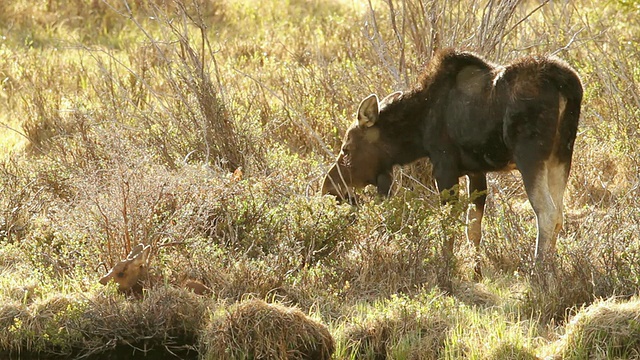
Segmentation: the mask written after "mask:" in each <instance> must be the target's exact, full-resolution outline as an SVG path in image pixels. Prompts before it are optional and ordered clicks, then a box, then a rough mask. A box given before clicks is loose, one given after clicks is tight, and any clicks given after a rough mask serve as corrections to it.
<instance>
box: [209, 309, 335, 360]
mask: <svg viewBox="0 0 640 360" xmlns="http://www.w3.org/2000/svg"><path fill="white" fill-rule="evenodd" d="M213 317H214V318H213V321H212V323H211V324H210V326H209V327H208V328H207V330H206V332H205V334H204V335H203V337H202V338H203V339H202V341H203V343H204V348H205V359H278V360H285V359H297V360H302V359H305V360H329V359H331V355H332V354H333V352H334V350H335V344H334V340H333V337H332V336H331V334H330V333H329V330H328V329H327V326H326V325H324V324H322V323H320V322H319V321H317V320H314V319H312V318H310V317H309V316H307V315H305V314H304V313H302V312H301V311H300V310H298V309H296V308H290V307H287V306H284V305H280V304H269V303H266V302H264V301H261V300H255V299H254V300H246V301H243V302H241V303H238V304H236V305H233V306H231V307H230V308H229V309H228V310H221V311H218V312H217V313H215V314H213Z"/></svg>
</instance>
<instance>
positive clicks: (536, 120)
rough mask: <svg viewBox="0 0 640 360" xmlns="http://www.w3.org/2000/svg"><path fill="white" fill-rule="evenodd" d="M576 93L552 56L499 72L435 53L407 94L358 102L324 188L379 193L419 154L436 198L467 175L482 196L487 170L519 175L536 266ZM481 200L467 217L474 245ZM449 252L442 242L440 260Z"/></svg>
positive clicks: (547, 244) (343, 194) (554, 219)
mask: <svg viewBox="0 0 640 360" xmlns="http://www.w3.org/2000/svg"><path fill="white" fill-rule="evenodd" d="M582 92H583V90H582V84H581V82H580V79H579V77H578V75H577V74H576V72H575V71H574V70H573V69H571V68H570V67H569V66H568V65H567V64H565V63H564V62H563V61H561V60H559V59H557V58H554V57H526V58H522V59H519V60H517V61H515V62H513V63H512V64H509V65H507V66H504V67H502V66H496V65H494V64H491V63H489V62H487V61H485V60H484V59H482V58H481V57H479V56H477V55H475V54H473V53H469V52H459V51H455V50H446V51H443V52H440V53H439V54H437V55H436V56H435V57H434V59H433V60H432V61H431V62H430V64H429V65H428V66H427V69H426V70H425V72H424V74H423V75H422V77H421V79H420V83H419V84H418V86H416V87H415V88H414V89H412V90H410V91H407V92H404V93H394V94H392V95H389V96H388V97H387V98H385V99H383V100H382V101H380V102H378V99H377V97H376V96H375V95H371V96H369V97H368V98H366V99H365V100H363V101H362V103H361V104H360V108H359V109H358V120H357V121H356V122H355V123H354V124H353V125H352V126H351V127H350V128H349V129H348V130H347V133H346V135H345V139H344V142H343V146H342V151H341V152H340V155H339V156H338V159H337V161H336V164H335V165H334V166H333V167H332V168H331V169H330V170H329V172H328V173H327V176H326V178H325V182H324V185H323V190H322V191H323V193H326V194H333V195H336V196H338V197H340V198H342V199H351V198H352V197H353V196H354V193H353V189H354V188H358V187H364V186H366V185H369V184H371V185H376V186H377V188H378V192H379V193H380V194H383V195H387V194H388V193H389V189H390V186H391V182H392V180H391V179H392V177H391V175H392V169H393V166H394V165H403V164H408V163H410V162H413V161H415V160H417V159H420V158H424V157H428V158H430V159H431V162H432V164H433V175H434V177H435V179H436V182H437V185H438V188H439V189H440V191H445V190H450V189H452V188H453V187H454V186H455V185H456V184H458V178H459V177H461V176H468V177H469V189H468V190H469V191H470V192H473V191H478V192H484V191H485V190H486V188H487V184H486V175H485V174H486V173H487V172H491V171H502V170H509V169H514V168H518V169H519V170H520V172H521V173H522V177H523V181H524V185H525V188H526V190H527V195H528V197H529V200H530V202H531V204H532V207H533V209H534V211H535V213H536V217H537V221H538V237H537V244H536V259H537V260H538V261H540V260H542V259H543V257H544V255H545V254H546V253H550V252H554V251H555V239H556V237H557V234H558V231H559V230H560V228H561V226H562V195H563V193H564V189H565V187H566V182H567V177H568V175H569V169H570V167H571V157H572V153H573V144H574V141H575V137H576V132H577V128H578V119H579V117H580V106H581V102H582ZM485 199H486V195H485V194H484V193H483V194H482V195H481V196H479V197H477V198H476V200H475V201H474V205H475V207H472V208H471V209H470V211H469V213H468V217H469V219H470V220H474V221H470V224H469V226H468V229H467V235H468V237H469V239H470V240H472V241H473V242H474V244H475V245H476V248H477V247H479V244H480V223H481V220H482V213H483V209H484V203H485ZM452 248H453V244H451V243H448V244H446V246H445V253H449V254H445V256H447V257H449V256H450V252H452ZM479 272H480V269H479V268H477V273H478V275H479Z"/></svg>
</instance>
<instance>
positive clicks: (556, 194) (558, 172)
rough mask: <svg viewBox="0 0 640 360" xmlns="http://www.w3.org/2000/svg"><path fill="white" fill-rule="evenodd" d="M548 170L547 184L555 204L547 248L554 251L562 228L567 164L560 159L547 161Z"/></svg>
mask: <svg viewBox="0 0 640 360" xmlns="http://www.w3.org/2000/svg"><path fill="white" fill-rule="evenodd" d="M547 171H548V176H547V180H548V184H549V192H550V194H551V199H552V200H553V204H554V205H555V226H554V228H553V235H552V236H551V239H550V244H549V250H550V251H551V252H553V253H555V249H556V240H557V238H558V234H559V233H560V230H562V224H563V220H564V215H563V211H564V202H563V197H564V191H565V189H566V187H567V179H568V178H569V164H564V163H562V162H560V161H549V162H547Z"/></svg>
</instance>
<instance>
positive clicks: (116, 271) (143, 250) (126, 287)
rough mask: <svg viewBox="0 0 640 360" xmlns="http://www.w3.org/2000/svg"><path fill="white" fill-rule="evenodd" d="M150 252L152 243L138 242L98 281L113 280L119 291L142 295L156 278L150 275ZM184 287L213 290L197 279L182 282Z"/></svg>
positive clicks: (200, 293) (204, 292) (104, 283)
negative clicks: (144, 289) (145, 287)
mask: <svg viewBox="0 0 640 360" xmlns="http://www.w3.org/2000/svg"><path fill="white" fill-rule="evenodd" d="M150 253H151V245H144V244H138V245H136V246H134V247H133V248H132V249H131V252H129V255H127V258H126V259H123V260H120V261H119V262H117V263H116V264H115V265H114V266H113V267H112V268H111V270H109V271H108V272H107V273H106V274H105V275H104V276H102V277H101V278H100V280H98V281H99V282H100V283H101V284H102V285H107V284H108V283H109V282H110V281H113V282H115V283H116V284H117V285H118V291H120V292H123V293H129V294H133V295H136V296H139V295H141V294H142V291H143V288H144V286H145V285H148V283H149V282H150V281H151V280H154V279H152V277H151V276H149V255H150ZM156 281H157V280H156ZM182 287H183V288H184V289H186V290H190V291H193V292H194V293H195V294H198V295H203V294H206V293H210V292H211V289H210V288H208V287H207V286H206V285H204V284H203V283H201V282H200V281H197V280H187V281H185V282H184V283H182Z"/></svg>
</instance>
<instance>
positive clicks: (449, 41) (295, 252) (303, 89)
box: [0, 0, 640, 359]
mask: <svg viewBox="0 0 640 360" xmlns="http://www.w3.org/2000/svg"><path fill="white" fill-rule="evenodd" d="M639 11H640V3H638V2H637V1H632V0H618V1H613V0H612V1H606V2H602V1H591V0H578V1H571V2H560V1H550V2H544V1H543V2H539V1H521V0H508V1H490V0H466V1H460V2H451V1H444V0H442V1H441V0H394V1H391V0H389V1H371V2H365V1H363V2H359V1H346V0H326V1H319V0H291V1H288V2H286V5H285V4H284V3H283V2H280V1H261V2H254V1H249V0H246V1H243V0H239V1H232V0H219V1H218V0H215V1H201V0H195V1H192V0H184V1H175V2H174V1H166V2H165V1H162V0H149V1H142V0H129V1H111V0H104V1H100V0H72V1H62V0H50V1H40V2H35V3H34V2H29V1H26V0H17V1H2V2H0V140H1V141H0V149H1V150H0V304H1V306H0V356H8V355H10V356H17V355H19V354H21V355H22V356H30V355H34V354H39V355H40V356H41V357H50V358H69V357H82V358H100V357H101V356H118V357H119V358H126V357H128V356H129V357H136V356H140V354H141V353H144V354H146V355H147V356H148V357H150V358H151V357H153V356H157V357H159V358H166V357H168V356H174V355H175V356H177V357H184V358H207V359H218V358H229V359H285V358H289V359H327V358H329V355H330V354H331V353H333V357H332V358H334V359H387V358H389V359H535V358H545V357H549V358H576V359H579V358H587V357H589V358H596V359H601V358H602V359H604V358H614V357H615V358H637V357H638V356H640V355H639V353H640V345H639V343H638V340H637V339H638V337H639V336H640V335H639V333H638V329H639V328H640V325H639V319H640V304H639V303H638V300H637V298H635V297H633V296H634V295H636V294H637V293H638V289H639V287H640V267H639V265H638V264H640V238H639V235H638V234H640V225H639V224H640V200H639V199H640V157H638V149H639V148H640V135H639V134H640V131H639V130H640V85H639V84H640V57H638V53H637V49H638V39H639V38H640V22H639V19H640V17H638V12H639ZM448 46H455V47H459V48H464V49H468V50H473V51H477V52H479V53H481V54H483V55H484V56H486V57H487V58H488V59H490V60H493V61H496V62H508V61H509V60H511V59H513V58H516V57H520V56H523V55H526V54H550V53H551V54H556V55H558V56H560V57H562V58H563V59H565V60H566V61H567V62H568V63H570V64H571V65H572V66H574V67H575V68H576V69H577V70H578V72H579V73H580V75H581V76H582V79H583V82H584V84H585V87H586V92H585V101H584V107H583V112H582V114H583V116H582V119H581V123H580V129H579V136H578V139H577V142H576V148H575V153H574V166H573V170H572V175H571V178H570V185H569V188H568V193H567V195H566V198H565V202H566V208H567V212H568V213H567V216H566V223H565V229H564V231H563V232H562V233H561V235H560V239H559V241H558V246H559V255H558V259H559V261H558V264H559V265H558V268H557V271H556V273H555V274H554V275H553V276H549V279H547V280H548V281H546V282H544V283H545V286H542V285H539V284H537V283H536V282H531V281H530V279H529V274H530V273H531V270H532V257H533V249H534V243H533V242H534V238H535V221H534V218H533V212H532V211H531V210H530V208H529V206H528V203H527V201H526V197H525V196H524V190H523V188H522V184H521V181H520V178H519V175H518V174H517V173H516V172H514V173H509V174H499V175H492V176H491V177H490V179H489V187H490V190H489V204H488V206H487V210H486V215H487V216H486V218H485V223H484V229H483V230H484V234H485V243H484V244H483V250H484V251H483V254H484V255H483V258H482V262H483V268H484V269H486V270H485V271H486V276H485V279H484V280H483V281H482V282H481V283H473V282H472V281H471V278H472V273H473V271H472V266H473V259H472V257H471V256H470V255H469V254H470V249H469V244H466V242H465V241H464V235H463V233H464V231H463V230H464V224H463V222H462V216H452V215H451V214H452V213H453V214H455V213H456V211H453V212H452V211H450V210H448V209H441V207H440V206H439V204H438V196H437V195H436V194H435V192H434V187H433V184H432V181H431V179H430V178H429V176H428V175H427V174H428V171H426V170H425V169H428V166H429V165H428V164H427V163H420V164H414V165H412V166H409V167H406V168H402V169H396V170H397V171H396V179H395V183H394V192H395V195H394V197H392V198H391V199H389V200H386V201H378V200H376V199H375V196H374V195H372V194H373V192H370V191H365V192H364V194H363V197H364V198H365V199H366V198H369V199H370V200H371V201H369V202H365V203H364V204H362V205H361V206H360V207H359V208H358V209H354V208H351V207H350V206H348V205H339V204H336V202H335V201H334V199H331V198H328V197H321V196H319V194H318V188H319V184H320V179H321V177H322V175H323V173H324V171H326V169H327V167H328V165H329V164H330V162H331V161H332V160H333V159H334V154H336V153H337V151H338V149H339V146H340V141H341V137H342V135H343V133H344V130H345V129H346V127H347V126H348V124H349V122H350V121H352V115H353V113H354V111H355V107H356V105H357V103H358V101H359V100H360V99H361V98H363V97H365V96H366V95H368V94H369V93H372V92H376V93H378V94H379V95H384V94H387V93H389V92H391V91H394V90H401V89H406V88H408V87H409V86H411V85H412V84H413V83H414V82H415V81H416V79H417V77H418V75H419V72H420V69H421V68H422V67H423V66H424V65H425V64H426V63H427V62H428V60H429V58H430V57H431V55H432V54H433V51H435V50H437V49H439V48H444V47H448ZM463 207H464V204H460V205H459V206H458V209H454V210H462V209H463ZM447 237H455V239H456V257H457V264H456V272H455V274H456V276H455V279H454V292H453V294H451V295H444V294H442V293H441V292H439V290H438V288H437V286H436V285H435V284H436V277H437V274H438V269H439V267H440V265H441V264H440V263H439V261H440V257H439V256H437V254H439V252H440V246H441V244H442V240H443V239H445V238H447ZM138 243H142V244H145V245H151V248H152V255H151V260H150V269H149V271H150V272H152V273H153V276H154V278H155V279H160V280H157V281H155V282H154V285H153V286H151V287H149V288H148V289H146V290H145V292H144V294H143V296H142V297H131V296H128V295H127V294H121V293H118V292H117V289H116V286H115V285H114V284H112V285H108V286H106V287H104V286H102V285H100V284H99V283H98V279H100V277H101V276H102V275H104V273H105V272H106V269H108V268H111V266H113V265H114V264H115V263H116V262H117V261H118V260H120V259H122V258H124V257H125V256H126V254H128V253H129V251H130V250H131V248H132V247H133V246H135V245H136V244H138ZM184 279H194V280H197V281H200V282H202V283H204V284H205V285H206V286H207V287H208V288H210V289H211V290H212V294H208V295H206V296H197V295H195V294H193V293H190V292H189V291H188V290H186V289H183V288H181V287H179V286H176V285H175V284H179V283H181V282H182V281H184ZM252 299H260V300H252ZM602 299H609V300H602ZM262 300H266V301H267V303H275V304H267V303H265V302H262ZM172 354H173V355H172Z"/></svg>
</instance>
